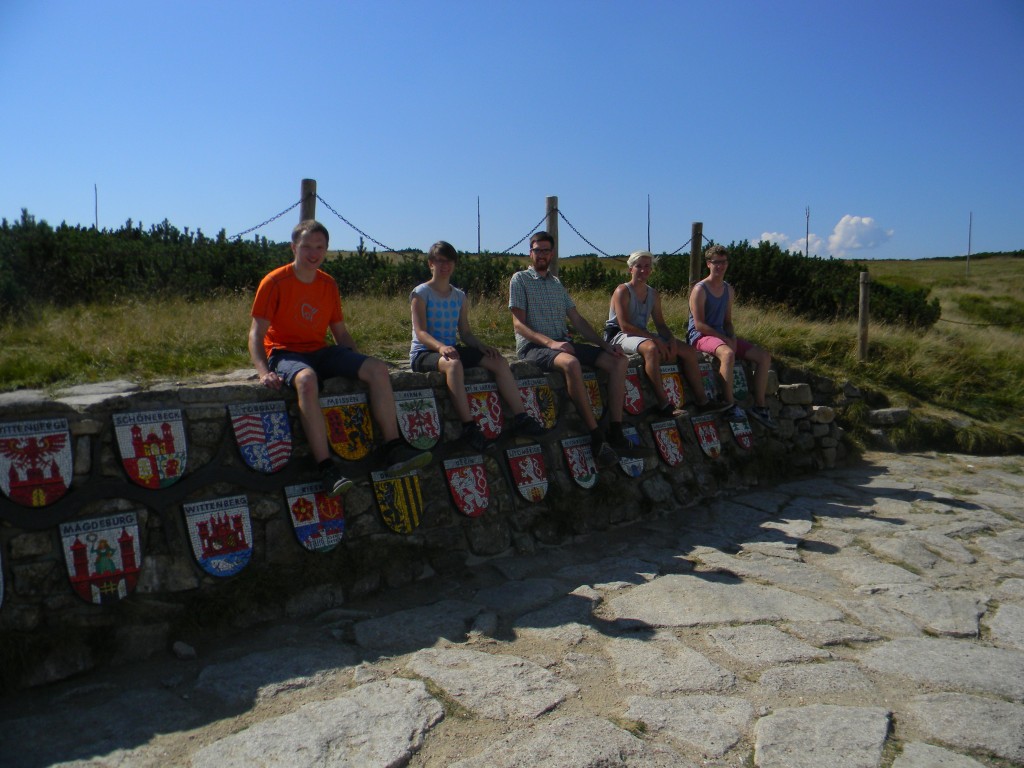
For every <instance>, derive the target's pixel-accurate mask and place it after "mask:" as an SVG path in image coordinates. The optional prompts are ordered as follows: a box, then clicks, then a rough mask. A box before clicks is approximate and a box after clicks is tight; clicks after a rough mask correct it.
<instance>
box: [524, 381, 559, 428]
mask: <svg viewBox="0 0 1024 768" xmlns="http://www.w3.org/2000/svg"><path fill="white" fill-rule="evenodd" d="M518 386H519V398H520V399H521V400H522V401H523V410H525V411H526V413H527V414H529V415H530V416H532V417H533V418H535V419H536V420H537V421H539V422H540V423H541V424H543V425H544V426H545V427H546V428H548V429H551V428H553V427H554V426H555V421H556V420H557V418H558V416H557V414H556V413H555V395H554V393H553V392H552V391H551V385H550V384H548V380H547V379H545V378H537V379H520V380H519V382H518Z"/></svg>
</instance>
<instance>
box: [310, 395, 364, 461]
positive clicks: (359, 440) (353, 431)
mask: <svg viewBox="0 0 1024 768" xmlns="http://www.w3.org/2000/svg"><path fill="white" fill-rule="evenodd" d="M320 410H321V411H322V412H323V414H324V422H325V423H326V424H327V442H329V443H330V444H331V448H332V449H333V450H334V452H335V453H336V454H338V455H339V456H340V457H341V458H343V459H345V460H346V461H359V460H360V459H363V458H366V457H367V456H368V455H369V453H370V448H371V447H372V446H373V421H372V420H371V419H370V405H369V401H368V400H367V399H366V395H364V394H363V393H358V394H355V395H332V396H330V397H321V398H320Z"/></svg>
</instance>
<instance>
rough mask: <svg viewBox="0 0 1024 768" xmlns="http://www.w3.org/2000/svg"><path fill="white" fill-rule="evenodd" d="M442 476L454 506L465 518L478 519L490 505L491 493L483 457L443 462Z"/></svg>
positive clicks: (467, 457)
mask: <svg viewBox="0 0 1024 768" xmlns="http://www.w3.org/2000/svg"><path fill="white" fill-rule="evenodd" d="M444 474H445V476H446V477H447V478H448V488H449V489H450V490H451V492H452V499H453V500H454V501H455V506H456V507H457V508H458V510H459V511H460V512H461V513H462V514H464V515H465V516H466V517H480V515H482V514H483V513H484V510H485V509H487V505H488V504H489V503H490V498H491V492H490V490H489V488H488V486H487V473H486V472H485V471H484V457H483V456H480V455H476V456H466V457H465V458H462V459H449V460H448V461H446V462H444Z"/></svg>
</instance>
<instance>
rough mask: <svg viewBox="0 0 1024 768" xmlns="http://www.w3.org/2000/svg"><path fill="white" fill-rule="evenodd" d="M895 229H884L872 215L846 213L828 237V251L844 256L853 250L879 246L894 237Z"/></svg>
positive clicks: (837, 255)
mask: <svg viewBox="0 0 1024 768" xmlns="http://www.w3.org/2000/svg"><path fill="white" fill-rule="evenodd" d="M892 233H893V230H891V229H884V228H882V227H881V226H879V224H878V223H877V222H876V221H875V220H874V219H873V218H871V217H870V216H851V215H850V214H846V215H845V216H843V218H841V219H840V220H839V223H838V224H836V226H835V228H834V229H833V230H832V234H831V235H829V237H828V251H829V253H830V254H831V255H832V256H836V257H838V258H843V257H845V256H848V255H850V253H851V252H853V251H861V250H866V249H870V248H877V247H878V246H880V245H882V244H883V243H884V242H886V241H887V240H888V239H889V238H890V237H892Z"/></svg>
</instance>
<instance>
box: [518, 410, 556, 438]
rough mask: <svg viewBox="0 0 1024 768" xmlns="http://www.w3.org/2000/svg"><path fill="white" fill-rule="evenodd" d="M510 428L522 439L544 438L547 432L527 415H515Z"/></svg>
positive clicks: (545, 428)
mask: <svg viewBox="0 0 1024 768" xmlns="http://www.w3.org/2000/svg"><path fill="white" fill-rule="evenodd" d="M512 427H513V429H515V431H516V434H517V435H522V436H523V437H544V435H546V434H547V433H548V431H549V430H548V428H547V427H545V426H544V425H543V424H541V423H540V422H539V421H537V420H536V419H535V418H533V416H531V415H530V414H528V413H517V414H516V415H515V417H514V419H513V425H512Z"/></svg>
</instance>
